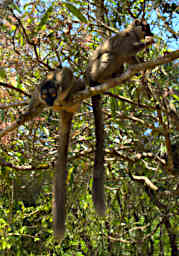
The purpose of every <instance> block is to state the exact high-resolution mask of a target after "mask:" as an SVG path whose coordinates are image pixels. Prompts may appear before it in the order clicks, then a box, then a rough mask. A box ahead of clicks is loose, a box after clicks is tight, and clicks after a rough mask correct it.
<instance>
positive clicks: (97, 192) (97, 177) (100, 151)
mask: <svg viewBox="0 0 179 256" xmlns="http://www.w3.org/2000/svg"><path fill="white" fill-rule="evenodd" d="M95 85H97V84H94V83H91V86H95ZM92 105H93V113H94V119H95V135H96V151H95V160H94V170H93V202H94V206H95V209H96V212H97V214H98V215H99V216H104V215H105V210H106V207H105V193H104V180H105V168H104V120H103V112H102V106H101V96H100V95H95V96H93V97H92Z"/></svg>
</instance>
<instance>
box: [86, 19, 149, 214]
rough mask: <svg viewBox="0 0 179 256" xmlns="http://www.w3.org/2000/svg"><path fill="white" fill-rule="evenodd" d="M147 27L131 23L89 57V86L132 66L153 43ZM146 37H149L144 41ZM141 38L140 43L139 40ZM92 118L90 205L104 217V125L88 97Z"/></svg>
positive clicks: (95, 100)
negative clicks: (127, 65) (93, 153)
mask: <svg viewBox="0 0 179 256" xmlns="http://www.w3.org/2000/svg"><path fill="white" fill-rule="evenodd" d="M152 35H153V34H152V33H151V31H150V27H149V25H148V24H147V23H146V22H145V21H143V22H141V21H139V20H135V21H134V22H133V23H132V24H131V25H129V26H128V27H127V29H125V30H123V31H121V32H119V33H118V34H116V35H115V36H113V37H111V38H109V39H107V40H105V41H104V43H102V44H101V45H99V46H98V47H97V48H96V50H95V51H94V52H93V54H92V55H91V56H90V57H89V63H88V69H87V76H88V80H89V84H90V86H96V85H98V84H100V83H103V82H104V81H106V80H107V79H110V78H112V77H116V76H120V74H121V73H122V72H123V70H124V63H128V64H136V63H138V59H137V57H136V54H137V53H138V52H139V51H141V50H142V49H144V48H145V47H148V46H149V45H151V44H152V43H153V38H152V37H151V36H152ZM147 36H150V37H148V38H146V37H147ZM142 39H144V41H143V42H141V40H142ZM92 105H93V112H94V117H95V133H96V152H95V161H94V170H93V176H94V181H93V202H94V206H95V208H96V211H97V213H98V214H99V215H100V216H104V215H105V208H106V207H105V195H104V179H105V168H104V122H103V113H102V107H101V96H100V95H96V96H93V97H92Z"/></svg>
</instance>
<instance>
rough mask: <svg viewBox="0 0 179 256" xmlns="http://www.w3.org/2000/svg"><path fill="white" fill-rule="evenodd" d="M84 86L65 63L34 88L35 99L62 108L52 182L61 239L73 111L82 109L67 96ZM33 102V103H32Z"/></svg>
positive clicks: (53, 107)
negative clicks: (69, 101)
mask: <svg viewBox="0 0 179 256" xmlns="http://www.w3.org/2000/svg"><path fill="white" fill-rule="evenodd" d="M83 89H85V84H84V82H83V81H82V80H80V79H76V78H75V77H74V76H73V73H72V71H71V69H70V68H67V67H64V68H61V69H57V70H56V71H54V72H50V73H49V74H48V75H47V79H45V80H44V81H43V82H42V83H41V84H40V86H39V87H38V89H37V90H36V91H35V92H34V95H33V97H32V100H33V101H35V100H36V99H38V101H39V100H40V102H42V103H44V104H46V105H47V106H49V107H52V109H53V110H55V111H59V112H60V122H59V142H58V156H57V161H56V171H55V175H54V182H53V207H52V208H53V219H54V233H55V237H56V239H57V240H58V241H61V240H62V239H63V237H64V233H65V217H66V209H65V201H66V177H67V154H68V144H69V139H70V131H71V124H72V118H73V114H74V113H75V112H77V111H78V110H79V107H80V104H79V103H77V104H73V105H71V106H70V105H69V106H68V104H66V105H65V107H64V106H63V105H64V103H66V102H67V103H68V98H69V97H70V96H72V95H73V94H74V93H76V92H78V91H80V90H83ZM32 104H33V103H32Z"/></svg>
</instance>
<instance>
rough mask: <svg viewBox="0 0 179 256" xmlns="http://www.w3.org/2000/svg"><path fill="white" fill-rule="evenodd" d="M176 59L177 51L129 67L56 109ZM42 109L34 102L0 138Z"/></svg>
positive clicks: (63, 107)
mask: <svg viewBox="0 0 179 256" xmlns="http://www.w3.org/2000/svg"><path fill="white" fill-rule="evenodd" d="M177 58H179V50H176V51H173V52H171V53H169V54H167V55H166V56H163V57H159V58H157V59H156V60H154V61H148V62H145V63H140V64H137V65H134V66H131V67H129V68H128V70H127V71H126V72H124V73H123V74H122V75H121V76H120V77H119V78H114V79H111V80H108V81H106V82H105V83H103V84H102V85H99V86H96V87H91V88H87V89H85V90H83V91H80V92H77V93H75V94H74V95H73V96H72V97H70V98H69V100H68V102H65V103H63V105H61V106H59V108H58V109H59V111H61V110H64V109H66V107H71V106H73V105H74V104H76V103H80V102H82V101H83V100H84V99H87V98H89V97H91V96H94V95H97V94H102V93H104V92H105V91H107V90H109V89H111V88H114V87H115V86H118V85H119V84H121V83H124V82H126V81H127V80H129V79H130V78H131V77H132V76H133V75H134V74H136V73H137V72H140V71H142V70H146V69H153V68H155V67H157V66H159V65H162V64H167V63H169V62H171V61H173V60H176V59H177ZM44 108H45V105H43V104H42V103H41V102H40V100H39V102H36V103H35V105H34V106H30V107H29V109H28V110H27V111H26V112H25V113H24V114H22V115H21V116H20V117H19V119H18V120H17V121H16V122H14V123H13V124H12V125H11V126H9V127H7V128H5V129H4V130H2V131H1V132H0V138H1V137H3V136H4V135H6V134H7V133H8V132H10V131H12V130H14V129H15V128H17V127H18V126H20V125H22V124H23V123H25V122H26V121H29V120H32V119H33V118H34V117H36V116H38V115H39V114H40V113H41V112H42V111H43V109H44Z"/></svg>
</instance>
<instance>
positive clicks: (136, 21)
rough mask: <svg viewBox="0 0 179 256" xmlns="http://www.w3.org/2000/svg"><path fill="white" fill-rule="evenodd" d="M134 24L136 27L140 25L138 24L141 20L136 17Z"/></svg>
mask: <svg viewBox="0 0 179 256" xmlns="http://www.w3.org/2000/svg"><path fill="white" fill-rule="evenodd" d="M134 24H135V25H136V27H137V26H140V25H141V21H140V20H138V19H136V20H135V21H134Z"/></svg>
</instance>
